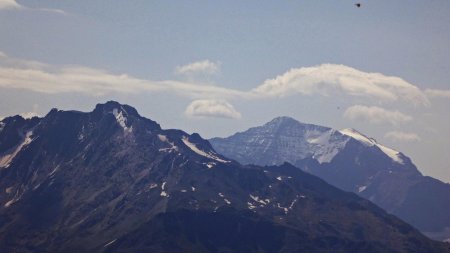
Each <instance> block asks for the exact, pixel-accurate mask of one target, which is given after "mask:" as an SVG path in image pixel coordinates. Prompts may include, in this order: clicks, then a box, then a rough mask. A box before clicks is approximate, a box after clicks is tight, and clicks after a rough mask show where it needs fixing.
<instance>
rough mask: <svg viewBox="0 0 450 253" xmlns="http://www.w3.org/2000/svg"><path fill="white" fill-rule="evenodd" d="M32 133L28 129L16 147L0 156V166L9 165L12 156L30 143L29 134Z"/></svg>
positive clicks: (5, 166) (6, 166)
mask: <svg viewBox="0 0 450 253" xmlns="http://www.w3.org/2000/svg"><path fill="white" fill-rule="evenodd" d="M32 135H33V131H28V132H27V133H26V134H25V138H24V140H23V141H22V143H20V144H19V145H17V146H16V148H15V149H14V150H13V151H12V152H10V153H9V154H6V155H4V156H3V157H1V158H0V168H8V167H9V166H10V165H11V162H12V161H13V159H14V157H16V155H17V154H18V153H19V152H20V151H21V150H22V149H23V148H24V147H25V146H27V145H28V144H30V143H31V142H32V141H33V140H32V139H31V136H32Z"/></svg>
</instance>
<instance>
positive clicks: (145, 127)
mask: <svg viewBox="0 0 450 253" xmlns="http://www.w3.org/2000/svg"><path fill="white" fill-rule="evenodd" d="M2 122H3V121H2ZM13 133H15V134H17V136H19V137H20V138H16V139H14V138H13V141H9V142H11V143H13V145H12V148H11V147H9V148H8V149H0V157H2V159H3V157H5V155H8V154H10V153H9V151H10V150H11V149H12V150H14V151H16V150H17V152H15V153H14V152H13V153H14V154H15V155H14V156H12V158H11V159H9V161H10V162H9V163H8V166H6V164H5V166H2V168H0V190H1V192H0V251H5V252H11V251H13V252H80V251H82V252H143V251H144V252H148V251H151V252H298V251H299V250H307V251H309V252H349V251H366V252H424V251H435V252H449V248H448V247H447V246H448V245H445V244H441V243H438V242H433V241H431V240H429V239H427V238H426V237H425V236H423V235H421V234H420V233H419V232H418V231H417V230H416V229H414V228H413V227H411V226H410V225H408V224H406V223H404V222H402V221H401V220H399V219H397V218H396V217H394V216H392V215H389V214H387V213H386V212H384V211H383V210H382V209H380V208H378V207H377V206H375V205H374V204H372V203H371V202H370V201H367V200H364V199H361V198H359V197H357V196H356V195H354V194H352V193H346V192H343V191H340V190H338V189H337V188H335V187H333V186H331V185H329V184H327V183H326V182H325V181H323V180H322V179H319V178H317V177H315V176H312V175H309V174H307V173H305V172H302V171H300V170H298V169H297V168H296V167H293V166H292V165H289V164H286V163H284V164H282V165H280V166H268V167H259V166H242V165H240V164H239V163H237V162H235V161H233V160H230V159H229V158H227V157H224V156H222V155H221V154H219V153H217V152H216V151H215V150H214V149H212V148H211V146H210V144H209V142H208V141H206V140H204V139H202V138H201V136H200V135H198V134H192V135H190V134H187V133H185V132H183V131H181V130H176V129H168V130H165V129H161V127H160V126H159V124H157V123H156V122H155V121H152V120H150V119H146V118H144V117H141V116H139V114H135V113H134V111H133V110H129V108H127V107H126V106H123V105H121V104H119V103H115V102H108V103H106V104H101V105H98V106H97V107H96V109H94V111H92V112H87V113H82V112H76V111H60V110H57V109H54V110H52V111H50V113H48V114H47V115H46V116H45V117H43V118H37V119H34V120H32V119H30V120H21V119H19V118H17V119H16V120H14V121H11V122H9V123H8V124H5V126H4V129H2V130H1V131H0V147H2V146H1V145H2V144H3V143H4V140H9V136H11V135H12V134H13ZM25 133H30V134H29V135H26V134H25ZM25 140H27V141H25ZM10 146H11V145H10ZM5 147H6V146H5ZM19 147H20V148H19ZM205 220H206V221H207V222H205ZM272 238H273V239H272Z"/></svg>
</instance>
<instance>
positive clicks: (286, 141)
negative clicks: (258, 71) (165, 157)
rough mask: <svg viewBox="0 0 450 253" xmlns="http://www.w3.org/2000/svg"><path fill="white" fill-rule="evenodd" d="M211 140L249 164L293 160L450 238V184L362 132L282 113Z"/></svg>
mask: <svg viewBox="0 0 450 253" xmlns="http://www.w3.org/2000/svg"><path fill="white" fill-rule="evenodd" d="M210 142H211V144H212V145H213V147H214V149H215V150H216V151H217V152H219V153H221V154H223V155H225V156H227V157H230V158H232V159H235V160H237V161H239V162H241V163H243V164H256V165H279V164H282V163H284V162H289V163H292V164H293V165H294V166H296V167H298V168H301V169H302V170H304V171H307V172H309V173H311V174H314V175H316V176H319V177H321V178H322V179H324V180H326V181H327V182H329V183H331V184H332V185H335V186H337V187H339V188H340V189H343V190H345V191H352V192H355V193H357V194H358V195H360V196H361V197H364V198H366V199H369V200H371V201H372V202H374V203H375V204H377V205H379V206H380V207H382V208H384V209H385V210H387V211H388V212H390V213H392V214H394V215H396V216H398V217H400V218H402V219H403V220H405V221H406V222H408V223H410V224H412V225H414V226H415V227H417V228H418V229H420V230H421V231H422V232H424V233H426V234H428V235H429V236H430V237H433V238H435V239H437V240H444V239H446V238H450V212H449V210H450V185H449V184H445V183H443V182H441V181H439V180H436V179H433V178H431V177H427V176H423V175H422V174H421V173H420V172H419V171H418V170H417V168H416V166H415V165H414V164H413V163H412V162H411V159H410V158H408V157H407V156H405V155H404V154H402V153H400V152H398V151H395V150H393V149H390V148H388V147H385V146H383V145H381V144H379V143H377V142H376V141H375V140H374V139H372V138H369V137H366V136H364V135H363V134H361V133H359V132H357V131H356V130H353V129H344V130H341V131H337V130H334V129H331V128H327V127H322V126H316V125H311V124H304V123H300V122H298V121H296V120H295V119H292V118H289V117H279V118H275V119H274V120H272V121H270V122H268V123H267V124H265V125H263V126H260V127H254V128H250V129H249V130H247V131H245V132H241V133H236V134H234V135H232V136H230V137H228V138H214V139H211V140H210Z"/></svg>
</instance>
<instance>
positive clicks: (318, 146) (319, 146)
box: [305, 129, 348, 163]
mask: <svg viewBox="0 0 450 253" xmlns="http://www.w3.org/2000/svg"><path fill="white" fill-rule="evenodd" d="M335 133H336V131H335V130H333V129H330V130H328V131H326V132H318V131H308V132H307V133H306V134H305V135H306V136H313V137H312V138H308V139H307V140H306V141H307V142H308V143H309V144H311V145H312V146H313V147H312V148H310V149H311V150H314V154H313V156H312V158H313V159H316V160H317V161H318V162H319V163H329V162H331V160H333V158H334V157H335V156H336V155H337V154H338V153H339V151H340V150H342V149H343V148H344V147H345V144H346V143H347V141H348V140H339V139H335V136H336V135H335ZM318 134H320V135H318Z"/></svg>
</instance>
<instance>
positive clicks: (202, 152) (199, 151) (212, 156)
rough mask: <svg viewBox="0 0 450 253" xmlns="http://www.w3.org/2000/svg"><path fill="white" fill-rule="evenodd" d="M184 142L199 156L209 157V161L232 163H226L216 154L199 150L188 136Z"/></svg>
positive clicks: (184, 138)
mask: <svg viewBox="0 0 450 253" xmlns="http://www.w3.org/2000/svg"><path fill="white" fill-rule="evenodd" d="M182 141H183V143H184V144H185V145H186V146H187V147H188V148H190V149H191V150H192V151H194V152H195V153H197V154H198V155H201V156H204V157H207V158H209V159H213V160H216V161H218V162H221V163H229V162H230V161H226V160H223V159H221V158H219V157H217V156H216V154H215V153H213V152H209V153H206V152H205V151H203V150H201V149H199V148H197V146H196V145H195V144H194V143H192V142H190V141H189V138H187V137H186V136H184V137H183V139H182Z"/></svg>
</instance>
